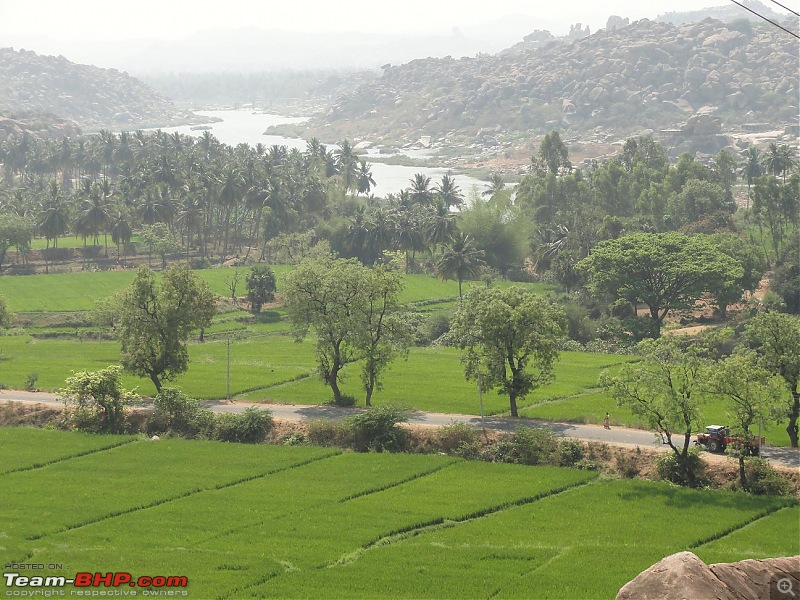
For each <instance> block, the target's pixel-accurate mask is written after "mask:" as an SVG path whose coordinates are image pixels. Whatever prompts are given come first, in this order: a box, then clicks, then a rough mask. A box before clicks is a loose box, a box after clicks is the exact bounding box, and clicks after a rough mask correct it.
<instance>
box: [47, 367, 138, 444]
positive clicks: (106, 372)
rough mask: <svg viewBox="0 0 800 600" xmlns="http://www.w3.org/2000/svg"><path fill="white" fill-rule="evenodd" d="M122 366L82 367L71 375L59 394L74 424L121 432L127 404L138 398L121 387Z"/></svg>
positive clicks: (102, 431)
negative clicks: (87, 368)
mask: <svg viewBox="0 0 800 600" xmlns="http://www.w3.org/2000/svg"><path fill="white" fill-rule="evenodd" d="M121 374H122V368H121V367H118V366H111V367H106V368H105V369H101V370H99V371H94V372H89V371H80V372H78V373H74V374H73V375H72V377H68V378H67V380H66V381H65V382H64V387H63V388H62V389H61V390H59V395H60V396H61V397H63V398H64V403H65V405H66V407H67V410H68V411H69V415H70V416H69V419H70V421H71V422H72V424H73V425H74V426H75V427H76V428H77V429H80V430H81V431H88V432H91V433H122V432H123V431H124V429H125V421H126V419H127V412H126V406H127V405H128V404H130V403H131V402H133V401H134V400H136V399H137V395H136V394H135V393H134V392H129V391H127V390H124V389H123V388H122V383H121V381H120V376H121Z"/></svg>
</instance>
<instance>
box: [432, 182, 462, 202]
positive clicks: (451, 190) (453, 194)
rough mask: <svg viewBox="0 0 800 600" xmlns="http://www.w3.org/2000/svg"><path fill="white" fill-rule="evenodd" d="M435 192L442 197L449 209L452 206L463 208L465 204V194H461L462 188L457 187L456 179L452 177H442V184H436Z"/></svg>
mask: <svg viewBox="0 0 800 600" xmlns="http://www.w3.org/2000/svg"><path fill="white" fill-rule="evenodd" d="M433 191H434V192H436V193H437V194H438V195H439V197H441V199H442V200H443V201H444V204H445V206H446V207H447V208H448V209H449V208H450V207H451V206H456V207H458V208H461V206H462V205H463V204H464V194H462V193H461V188H459V187H458V186H457V185H456V180H455V178H453V177H451V176H450V175H442V182H441V183H438V184H436V185H435V186H434V187H433Z"/></svg>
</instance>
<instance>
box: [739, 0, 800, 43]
mask: <svg viewBox="0 0 800 600" xmlns="http://www.w3.org/2000/svg"><path fill="white" fill-rule="evenodd" d="M731 2H733V3H734V4H736V5H737V6H741V7H742V8H743V9H745V10H746V11H748V12H751V13H753V14H754V15H755V16H757V17H758V18H759V19H764V20H765V21H767V22H768V23H772V24H773V25H775V27H777V28H778V29H783V30H784V31H785V32H786V33H788V34H789V35H792V36H794V37H796V38H797V39H798V40H800V35H797V34H796V33H795V32H794V31H792V30H790V29H786V27H784V26H783V25H781V24H780V23H776V22H775V21H773V20H772V19H768V18H767V17H765V16H764V15H762V14H759V13H757V12H756V11H754V10H753V9H752V8H749V7H747V6H745V5H744V4H742V3H741V2H737V1H736V0H731Z"/></svg>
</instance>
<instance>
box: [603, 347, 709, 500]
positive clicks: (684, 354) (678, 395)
mask: <svg viewBox="0 0 800 600" xmlns="http://www.w3.org/2000/svg"><path fill="white" fill-rule="evenodd" d="M639 353H640V354H641V355H642V356H644V360H643V361H641V362H638V363H634V364H626V365H623V367H622V369H620V372H619V373H618V374H617V375H616V376H614V377H612V376H610V375H609V374H608V373H603V375H602V376H601V378H600V384H601V385H602V386H603V387H605V388H606V389H607V390H609V391H610V392H611V395H612V396H613V398H614V399H615V400H616V401H617V404H619V406H624V407H626V408H628V409H630V410H631V412H633V414H635V415H636V416H638V417H640V418H641V419H642V420H643V421H644V422H645V423H647V426H648V427H649V428H650V429H651V430H652V431H654V432H655V433H657V434H658V435H660V436H661V438H662V440H663V441H664V443H665V444H667V445H668V446H669V447H670V450H672V453H673V454H674V456H675V458H676V460H677V463H678V466H679V468H680V469H681V471H682V480H683V481H686V482H687V483H688V484H689V485H690V486H694V485H696V484H697V481H696V479H695V471H694V469H693V468H692V460H691V457H690V455H689V448H690V444H691V441H692V432H693V431H697V430H698V429H700V427H701V426H702V425H703V420H702V415H701V408H702V399H701V393H700V392H701V383H702V381H703V368H704V364H705V361H704V359H703V357H702V351H701V348H700V346H699V345H697V344H694V345H688V346H685V347H684V346H683V345H681V344H680V343H679V341H677V340H676V339H675V338H671V337H664V338H661V339H658V340H644V341H643V342H641V343H640V344H639Z"/></svg>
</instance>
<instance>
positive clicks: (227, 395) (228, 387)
mask: <svg viewBox="0 0 800 600" xmlns="http://www.w3.org/2000/svg"><path fill="white" fill-rule="evenodd" d="M225 398H226V399H227V400H230V399H231V338H230V337H229V338H228V369H227V377H226V383H225Z"/></svg>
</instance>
